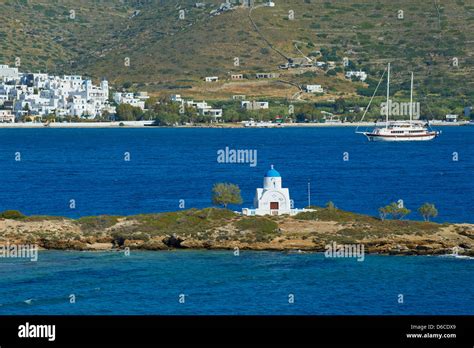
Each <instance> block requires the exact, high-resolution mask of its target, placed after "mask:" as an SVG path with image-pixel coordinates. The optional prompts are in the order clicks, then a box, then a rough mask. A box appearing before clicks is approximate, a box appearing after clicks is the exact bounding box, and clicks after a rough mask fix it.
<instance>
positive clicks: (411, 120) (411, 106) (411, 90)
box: [410, 71, 413, 124]
mask: <svg viewBox="0 0 474 348" xmlns="http://www.w3.org/2000/svg"><path fill="white" fill-rule="evenodd" d="M412 122H413V71H412V72H411V89H410V124H411V123H412Z"/></svg>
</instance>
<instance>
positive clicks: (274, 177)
mask: <svg viewBox="0 0 474 348" xmlns="http://www.w3.org/2000/svg"><path fill="white" fill-rule="evenodd" d="M253 206H254V208H253V209H249V208H244V209H242V215H247V216H254V215H260V216H262V215H285V214H286V215H296V214H298V213H301V212H306V211H313V210H312V209H294V208H293V202H292V201H291V199H290V191H289V189H287V188H283V187H282V180H281V175H280V173H279V172H277V171H276V170H275V168H274V167H273V165H272V166H271V169H270V170H269V171H267V173H266V174H265V177H264V178H263V188H257V190H256V192H255V198H254V201H253Z"/></svg>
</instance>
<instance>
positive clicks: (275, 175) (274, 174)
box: [265, 165, 281, 178]
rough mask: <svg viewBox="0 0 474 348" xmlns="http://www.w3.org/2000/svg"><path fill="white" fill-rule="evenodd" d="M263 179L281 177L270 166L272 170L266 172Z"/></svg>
mask: <svg viewBox="0 0 474 348" xmlns="http://www.w3.org/2000/svg"><path fill="white" fill-rule="evenodd" d="M265 177H266V178H281V175H280V173H278V172H277V171H276V170H275V169H274V168H273V165H272V168H271V169H270V170H269V171H268V172H267V174H265Z"/></svg>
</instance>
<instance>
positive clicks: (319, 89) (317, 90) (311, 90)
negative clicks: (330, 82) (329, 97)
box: [304, 85, 324, 93]
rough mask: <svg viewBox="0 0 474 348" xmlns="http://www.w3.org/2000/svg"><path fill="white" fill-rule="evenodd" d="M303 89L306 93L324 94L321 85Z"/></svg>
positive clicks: (307, 86)
mask: <svg viewBox="0 0 474 348" xmlns="http://www.w3.org/2000/svg"><path fill="white" fill-rule="evenodd" d="M304 89H305V91H306V92H307V93H324V89H323V87H322V86H321V85H306V86H305V88H304Z"/></svg>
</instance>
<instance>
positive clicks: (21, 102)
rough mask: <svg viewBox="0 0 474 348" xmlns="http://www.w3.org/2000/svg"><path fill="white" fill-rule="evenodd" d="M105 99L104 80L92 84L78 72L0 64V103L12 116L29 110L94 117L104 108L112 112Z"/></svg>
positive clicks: (37, 114)
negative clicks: (27, 69) (23, 70)
mask: <svg viewBox="0 0 474 348" xmlns="http://www.w3.org/2000/svg"><path fill="white" fill-rule="evenodd" d="M108 99H109V84H108V82H107V80H102V81H101V82H100V85H98V86H96V85H94V84H93V83H92V81H91V80H90V79H83V78H82V76H79V75H64V76H53V75H49V74H45V73H33V74H31V73H19V72H18V69H17V68H9V67H8V66H7V65H0V107H2V108H3V109H8V108H9V110H10V111H11V113H12V114H13V115H14V116H15V117H20V116H22V115H27V114H29V115H33V116H35V117H34V118H35V119H37V118H39V119H41V117H42V116H45V115H49V114H54V115H57V116H65V115H70V116H78V117H88V118H95V117H97V116H101V115H102V113H103V112H104V111H108V112H109V113H114V112H115V109H114V108H113V107H112V106H110V104H109V100H108ZM7 104H8V105H9V106H8V107H6V105H7Z"/></svg>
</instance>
